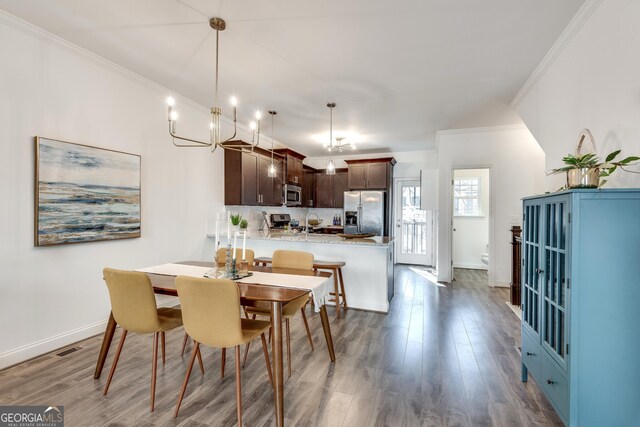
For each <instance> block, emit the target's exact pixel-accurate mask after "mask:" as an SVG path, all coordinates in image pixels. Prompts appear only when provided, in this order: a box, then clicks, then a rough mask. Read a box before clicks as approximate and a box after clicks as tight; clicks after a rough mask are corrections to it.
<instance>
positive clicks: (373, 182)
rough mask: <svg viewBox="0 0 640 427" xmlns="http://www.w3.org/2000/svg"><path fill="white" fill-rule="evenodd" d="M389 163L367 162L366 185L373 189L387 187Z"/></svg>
mask: <svg viewBox="0 0 640 427" xmlns="http://www.w3.org/2000/svg"><path fill="white" fill-rule="evenodd" d="M387 169H388V164H387V163H367V182H366V187H367V188H369V189H372V190H382V189H385V188H387V184H388V176H387Z"/></svg>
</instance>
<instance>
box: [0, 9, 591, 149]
mask: <svg viewBox="0 0 640 427" xmlns="http://www.w3.org/2000/svg"><path fill="white" fill-rule="evenodd" d="M583 1H584V0H562V1H558V0H518V1H513V0H483V1H480V0H413V1H408V0H403V1H383V0H349V1H344V0H323V1H310V0H234V1H221V0H136V1H131V0H109V1H104V0H29V1H24V0H0V8H2V9H4V10H6V11H7V12H9V13H11V14H13V15H16V16H18V17H20V18H22V19H24V20H26V21H29V22H31V23H33V24H35V25H37V26H39V27H41V28H44V29H46V30H47V31H49V32H51V33H53V34H56V35H58V36H60V37H62V38H64V39H66V40H68V41H70V42H72V43H75V44H77V45H79V46H82V47H84V48H86V49H88V50H90V51H92V52H95V53H97V54H98V55H101V56H103V57H105V58H107V59H109V60H111V61H113V62H115V63H117V64H120V65H122V66H124V67H126V68H128V69H130V70H133V71H135V72H136V73H139V74H141V75H143V76H145V77H147V78H149V79H151V80H153V81H155V82H158V83H159V84H161V85H163V86H165V87H167V88H169V89H171V90H172V91H175V92H176V93H180V94H182V95H184V96H186V97H188V98H191V99H193V100H194V101H196V102H198V103H200V104H202V105H204V106H210V105H212V104H213V69H214V67H213V54H214V43H215V33H214V32H213V31H212V30H211V28H210V27H209V23H208V19H209V18H210V17H213V16H220V17H222V18H223V19H225V20H226V22H227V29H226V30H225V31H223V32H221V33H220V95H221V104H222V106H223V114H226V115H228V114H229V107H228V104H227V99H228V98H229V97H230V96H231V95H232V94H235V95H236V96H237V97H238V100H239V103H240V107H239V113H238V117H239V119H240V120H243V121H246V122H248V120H249V118H250V116H251V114H252V112H253V111H254V110H255V109H256V108H259V109H261V110H263V111H266V110H268V109H275V110H277V111H278V116H277V119H276V128H275V131H276V135H275V137H276V139H277V140H279V141H281V142H282V143H284V144H286V145H288V146H290V147H291V148H293V149H294V150H297V151H300V152H302V153H304V154H306V155H311V156H313V155H322V154H324V153H325V149H324V148H323V142H326V141H327V140H328V128H329V111H328V108H327V107H326V104H327V102H329V101H334V102H336V103H337V107H336V108H335V110H334V134H337V135H339V136H340V135H344V136H346V137H347V139H346V140H345V142H347V141H351V142H352V143H356V144H357V148H358V151H359V152H365V153H366V152H384V151H407V150H420V149H428V148H433V146H434V140H435V131H437V130H441V129H452V128H461V127H476V126H490V125H503V124H513V123H519V122H520V119H519V117H518V116H517V114H516V113H515V112H514V111H513V110H511V108H510V107H509V105H508V104H509V103H510V102H511V100H512V99H513V97H514V96H515V95H516V93H517V92H518V90H519V89H520V87H521V86H522V85H523V84H524V83H525V81H526V79H527V78H528V77H529V75H530V74H531V72H532V71H533V70H534V68H535V67H536V66H537V64H538V63H539V62H540V60H541V59H542V58H543V56H544V55H545V53H546V52H547V51H548V49H549V48H550V47H551V45H552V44H553V42H554V41H555V40H556V39H557V38H558V36H559V35H560V33H561V32H562V30H563V29H564V28H565V26H566V25H567V24H568V22H569V21H570V19H571V18H572V17H573V15H574V14H575V13H576V12H577V10H578V8H579V7H580V6H581V4H582V3H583ZM177 108H179V105H178V106H177ZM164 120H165V117H162V118H159V126H164V125H163V124H162V123H164ZM203 126H207V124H203ZM263 130H264V131H265V134H266V135H269V134H270V133H271V127H270V125H268V126H265V127H263ZM223 133H224V132H223Z"/></svg>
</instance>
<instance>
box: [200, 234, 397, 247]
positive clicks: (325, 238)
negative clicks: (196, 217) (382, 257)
mask: <svg viewBox="0 0 640 427" xmlns="http://www.w3.org/2000/svg"><path fill="white" fill-rule="evenodd" d="M207 237H210V238H215V235H213V234H207ZM220 238H221V239H222V240H223V242H224V240H225V239H226V237H223V236H220ZM247 240H273V241H284V242H299V243H320V244H333V245H350V246H380V247H388V246H389V245H390V244H391V243H392V242H393V240H394V239H393V238H391V237H386V236H385V237H380V236H376V237H368V238H366V239H344V238H342V237H339V236H336V235H334V234H314V233H311V234H309V236H308V237H307V236H305V234H304V233H290V232H283V231H271V232H269V233H268V232H266V231H263V232H261V231H249V232H248V234H247Z"/></svg>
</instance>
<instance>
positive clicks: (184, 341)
mask: <svg viewBox="0 0 640 427" xmlns="http://www.w3.org/2000/svg"><path fill="white" fill-rule="evenodd" d="M188 341H189V335H187V333H186V332H185V333H184V340H183V341H182V353H180V356H184V349H185V348H187V342H188Z"/></svg>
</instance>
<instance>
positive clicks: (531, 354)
mask: <svg viewBox="0 0 640 427" xmlns="http://www.w3.org/2000/svg"><path fill="white" fill-rule="evenodd" d="M535 355H536V354H535V353H531V352H530V351H527V356H535Z"/></svg>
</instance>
